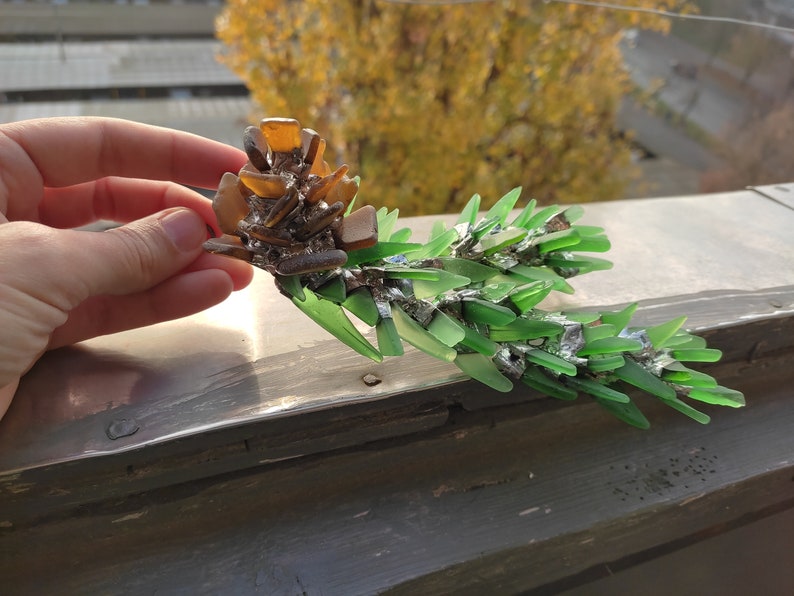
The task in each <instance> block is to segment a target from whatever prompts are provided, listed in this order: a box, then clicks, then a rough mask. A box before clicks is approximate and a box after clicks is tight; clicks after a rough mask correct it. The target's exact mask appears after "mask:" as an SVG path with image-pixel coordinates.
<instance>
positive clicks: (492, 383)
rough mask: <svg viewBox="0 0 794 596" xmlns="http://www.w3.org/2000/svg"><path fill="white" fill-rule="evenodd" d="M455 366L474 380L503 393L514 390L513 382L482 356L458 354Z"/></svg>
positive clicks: (488, 359)
mask: <svg viewBox="0 0 794 596" xmlns="http://www.w3.org/2000/svg"><path fill="white" fill-rule="evenodd" d="M455 365H456V366H457V367H458V368H459V369H460V370H462V371H463V372H464V373H466V374H467V375H469V376H470V377H471V378H472V379H476V380H478V381H479V382H480V383H483V384H485V385H488V386H489V387H491V388H493V389H496V390H497V391H501V392H502V393H507V392H508V391H510V390H511V389H512V388H513V382H512V381H511V380H510V379H508V378H507V377H506V376H504V375H503V374H502V373H501V372H500V371H499V369H498V368H497V367H496V365H495V364H494V363H493V361H492V360H491V359H490V358H488V357H487V356H483V355H482V354H477V353H474V354H458V355H457V357H456V358H455Z"/></svg>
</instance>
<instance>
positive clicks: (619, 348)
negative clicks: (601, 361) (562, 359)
mask: <svg viewBox="0 0 794 596" xmlns="http://www.w3.org/2000/svg"><path fill="white" fill-rule="evenodd" d="M640 350H642V342H641V341H638V340H636V339H630V338H628V337H603V338H601V339H597V340H595V341H593V342H590V343H588V344H587V345H585V347H583V348H582V349H581V350H579V351H578V352H577V353H576V355H577V356H579V357H581V358H584V357H585V356H594V355H596V354H617V353H619V352H638V351H640Z"/></svg>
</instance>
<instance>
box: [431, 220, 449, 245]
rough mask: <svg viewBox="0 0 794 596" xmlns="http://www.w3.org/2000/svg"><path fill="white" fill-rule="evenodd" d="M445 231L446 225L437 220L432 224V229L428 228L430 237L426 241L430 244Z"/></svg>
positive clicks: (442, 221)
mask: <svg viewBox="0 0 794 596" xmlns="http://www.w3.org/2000/svg"><path fill="white" fill-rule="evenodd" d="M446 231H447V225H446V224H445V223H444V220H443V219H437V220H436V221H434V222H433V227H432V228H430V236H429V237H428V239H427V241H428V242H430V241H431V240H434V239H435V238H438V237H439V236H441V234H443V233H444V232H446Z"/></svg>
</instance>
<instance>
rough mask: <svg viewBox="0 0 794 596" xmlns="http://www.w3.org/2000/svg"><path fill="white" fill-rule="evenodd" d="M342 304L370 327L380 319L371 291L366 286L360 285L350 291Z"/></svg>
mask: <svg viewBox="0 0 794 596" xmlns="http://www.w3.org/2000/svg"><path fill="white" fill-rule="evenodd" d="M342 306H343V307H345V308H346V309H347V310H348V311H350V312H351V313H353V314H354V315H355V316H357V317H358V318H359V319H361V320H362V321H364V322H365V323H366V324H367V325H369V326H370V327H374V326H375V325H376V324H377V322H378V319H380V314H379V313H378V306H377V305H376V304H375V299H374V298H373V297H372V292H371V291H370V289H369V288H368V287H366V286H361V287H359V288H356V289H355V290H353V291H352V292H350V293H349V294H348V295H347V298H346V299H345V301H344V302H343V303H342Z"/></svg>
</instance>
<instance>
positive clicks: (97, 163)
mask: <svg viewBox="0 0 794 596" xmlns="http://www.w3.org/2000/svg"><path fill="white" fill-rule="evenodd" d="M3 132H4V133H5V135H6V136H7V137H9V138H10V139H12V140H13V141H14V142H16V144H17V145H19V147H21V148H22V149H23V150H24V151H25V153H26V154H27V157H28V158H29V159H30V160H31V162H33V164H34V165H35V166H36V167H37V169H38V171H39V172H40V174H41V176H42V180H43V183H44V186H56V187H58V186H71V185H73V184H79V183H81V182H88V181H90V180H96V179H98V178H104V177H105V176H122V177H126V178H146V179H150V180H172V181H174V182H180V183H182V184H188V185H190V186H196V187H200V188H215V187H216V186H217V183H218V180H219V179H220V177H221V176H222V175H223V173H224V172H237V171H238V170H239V169H240V168H241V167H242V165H243V164H244V163H245V161H246V156H245V153H244V152H243V151H242V150H240V149H235V148H234V147H230V146H228V145H224V144H223V143H219V142H217V141H212V140H210V139H205V138H203V137H200V136H197V135H193V134H190V133H186V132H181V131H176V130H171V129H167V128H161V127H157V126H150V125H147V124H140V123H137V122H130V121H127V120H119V119H114V118H93V117H79V118H43V119H39V120H27V121H23V122H16V123H12V124H7V125H4V126H3Z"/></svg>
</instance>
